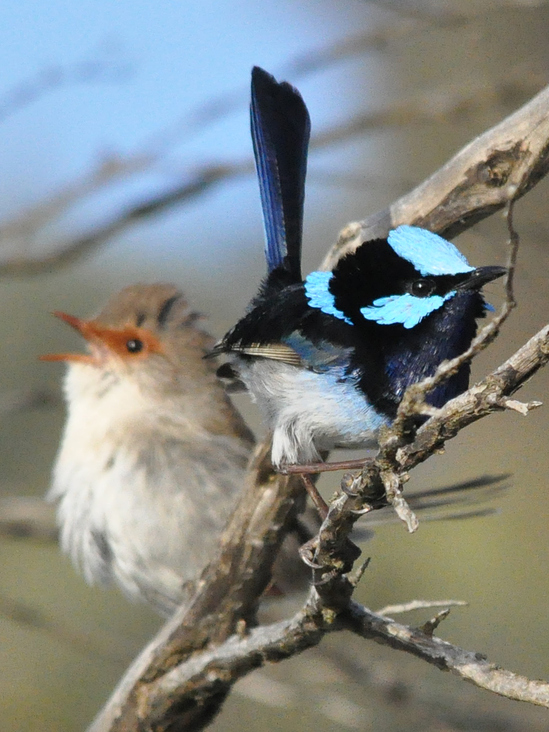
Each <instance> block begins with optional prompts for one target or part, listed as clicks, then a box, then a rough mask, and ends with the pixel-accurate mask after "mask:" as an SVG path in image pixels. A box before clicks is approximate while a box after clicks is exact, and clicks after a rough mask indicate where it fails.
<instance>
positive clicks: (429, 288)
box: [410, 279, 435, 297]
mask: <svg viewBox="0 0 549 732" xmlns="http://www.w3.org/2000/svg"><path fill="white" fill-rule="evenodd" d="M434 290H435V283H434V282H433V280H429V279H425V280H414V281H413V282H412V283H411V285H410V294H411V295H414V297H429V295H432V294H433V292H434Z"/></svg>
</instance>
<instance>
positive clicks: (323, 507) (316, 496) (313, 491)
mask: <svg viewBox="0 0 549 732" xmlns="http://www.w3.org/2000/svg"><path fill="white" fill-rule="evenodd" d="M293 467H296V468H297V467H299V466H297V465H296V466H293ZM295 472H299V471H295ZM301 480H302V481H303V485H304V486H305V490H306V491H307V493H308V494H309V496H310V497H311V501H312V502H313V503H314V504H315V506H316V509H317V511H318V513H319V514H320V518H321V519H322V520H323V521H324V519H325V518H326V516H327V515H328V504H327V503H326V501H325V500H324V498H322V496H321V495H320V493H319V492H318V488H317V487H316V485H315V484H314V483H313V481H312V480H311V479H310V477H309V475H308V474H307V473H302V475H301Z"/></svg>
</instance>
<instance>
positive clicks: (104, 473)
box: [43, 284, 253, 615]
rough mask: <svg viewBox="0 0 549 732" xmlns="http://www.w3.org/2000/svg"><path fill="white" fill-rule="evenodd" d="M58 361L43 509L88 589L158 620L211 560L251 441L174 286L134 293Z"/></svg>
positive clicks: (83, 327) (206, 339) (204, 337)
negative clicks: (60, 395) (57, 418)
mask: <svg viewBox="0 0 549 732" xmlns="http://www.w3.org/2000/svg"><path fill="white" fill-rule="evenodd" d="M56 315H57V316H58V317H60V318H61V319H62V320H64V321H65V322H67V323H68V324H69V325H71V326H73V327H74V328H75V329H76V330H77V331H78V332H79V333H80V334H81V335H82V336H83V337H84V338H85V339H86V341H87V345H88V351H89V352H88V353H87V354H59V355H51V356H45V357H43V358H44V359H45V360H58V361H65V362H66V363H67V365H68V371H67V375H66V378H65V397H66V401H67V406H68V416H67V423H66V425H65V430H64V435H63V439H62V443H61V447H60V450H59V454H58V456H57V462H56V465H55V468H54V474H53V485H52V488H51V490H50V492H49V494H48V498H49V499H51V500H53V501H56V502H57V506H58V521H59V524H60V529H61V543H62V547H63V549H64V551H65V552H67V554H69V555H70V556H71V558H72V560H73V562H74V564H75V565H77V566H78V567H79V568H80V569H81V570H82V572H83V573H84V576H85V578H86V580H87V581H88V582H90V583H106V582H109V581H114V582H116V583H117V584H118V585H119V586H120V587H121V589H122V590H123V591H124V592H125V593H126V594H127V595H129V596H130V597H133V598H140V599H144V600H146V601H147V602H149V603H150V604H151V605H153V607H155V608H156V609H157V610H158V611H159V612H161V613H162V614H164V615H168V614H170V613H172V612H173V611H174V610H175V608H176V607H177V606H178V605H180V604H181V603H182V602H183V601H184V600H185V597H186V594H187V593H186V590H187V591H188V588H189V583H191V581H192V580H193V579H194V578H196V576H197V575H198V574H199V572H200V571H201V570H202V568H203V567H204V566H205V565H206V564H207V562H208V561H209V560H210V559H211V558H212V555H213V552H214V550H215V547H216V544H217V540H218V538H219V535H220V533H221V531H222V529H223V527H224V525H225V523H226V521H227V518H228V516H229V513H230V511H231V509H232V507H233V505H234V502H235V498H236V495H237V493H238V491H239V490H240V488H241V486H242V482H243V479H244V474H245V469H246V465H247V462H248V458H249V455H250V450H251V448H252V446H253V437H252V435H251V433H250V431H249V430H248V428H247V427H246V425H245V423H244V421H243V420H242V418H241V417H240V415H239V414H238V413H237V412H236V410H235V409H234V407H233V406H232V404H231V402H230V401H229V399H228V397H227V396H226V394H225V392H224V390H223V388H222V386H221V385H220V383H219V381H218V380H217V378H216V375H215V369H214V368H213V366H212V365H211V362H210V361H207V360H204V359H203V356H204V354H205V353H207V352H208V351H209V350H211V347H212V345H213V339H212V338H211V337H210V336H209V335H208V334H207V333H206V332H204V331H203V330H202V329H201V328H200V327H199V325H198V321H199V316H198V314H197V313H195V312H193V311H192V310H190V309H189V306H188V304H187V302H186V300H185V298H184V297H183V295H182V294H181V292H179V291H178V290H177V288H176V287H175V286H173V285H164V284H157V285H134V286H131V287H126V288H125V289H123V290H122V291H121V292H120V293H118V294H117V295H116V296H114V297H113V298H112V299H111V300H110V301H109V302H108V304H107V305H106V307H105V308H104V309H103V310H102V311H101V313H100V314H99V315H98V316H97V317H96V318H93V319H91V320H81V319H79V318H75V317H72V316H69V315H65V314H64V313H56Z"/></svg>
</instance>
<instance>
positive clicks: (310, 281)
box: [305, 272, 353, 325]
mask: <svg viewBox="0 0 549 732" xmlns="http://www.w3.org/2000/svg"><path fill="white" fill-rule="evenodd" d="M332 277H333V274H332V272H311V274H309V275H307V277H306V278H305V295H306V297H307V300H308V301H309V305H310V306H311V307H312V308H318V309H319V310H322V312H323V313H326V314H327V315H333V316H334V317H336V318H339V319H340V320H344V321H345V322H346V323H348V324H349V325H352V324H353V323H352V321H351V320H349V318H348V317H347V316H346V315H345V314H344V313H342V312H341V310H338V309H337V308H336V306H335V298H334V296H333V295H332V293H331V292H330V290H329V284H330V280H331V279H332Z"/></svg>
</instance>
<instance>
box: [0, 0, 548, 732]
mask: <svg viewBox="0 0 549 732" xmlns="http://www.w3.org/2000/svg"><path fill="white" fill-rule="evenodd" d="M548 27H549V5H548V3H546V2H534V1H530V2H528V1H522V2H521V1H520V0H516V1H513V0H508V1H507V2H504V1H501V2H492V3H485V2H482V0H479V2H474V1H473V0H471V1H469V2H467V3H460V2H455V3H451V2H434V1H433V2H427V1H425V2H421V1H420V0H419V1H418V2H412V1H410V2H404V1H402V2H399V0H392V1H391V0H389V1H388V2H383V1H380V2H366V1H359V0H297V2H296V0H293V1H291V2H290V1H289V0H276V2H274V0H263V1H262V2H261V3H257V2H252V0H225V1H222V0H202V2H200V3H193V2H188V1H187V2H186V1H185V0H182V1H181V2H178V3H174V2H168V1H167V0H157V2H155V3H151V2H145V1H144V0H132V1H131V2H130V0H117V2H108V1H107V0H93V1H92V0H81V1H80V2H78V3H71V2H67V1H66V0H65V1H63V0H50V2H45V1H44V0H17V2H15V1H14V0H5V1H4V2H3V3H2V7H1V8H0V159H1V161H2V172H1V174H0V277H1V279H0V307H1V312H2V313H3V317H2V319H1V321H0V339H1V342H2V344H3V347H2V349H1V350H0V374H1V385H0V415H1V417H2V421H1V423H0V465H1V472H0V491H1V494H2V497H3V498H4V499H9V498H10V497H12V496H35V497H39V496H42V495H43V494H44V493H45V491H46V490H47V488H48V484H49V475H50V470H51V466H52V463H53V460H54V456H55V452H56V449H57V445H58V442H59V437H60V430H61V428H62V424H63V420H64V410H63V406H62V404H61V398H60V383H61V378H62V366H61V365H59V364H44V363H39V362H38V360H37V358H38V356H39V355H40V354H41V353H48V352H60V351H64V350H65V349H67V348H72V349H74V348H76V347H79V344H78V341H77V339H76V336H75V335H74V334H73V333H71V332H69V329H68V328H66V327H65V326H63V325H62V324H61V323H60V322H59V321H56V320H55V319H54V318H52V317H51V315H50V312H51V311H52V310H64V311H66V312H69V313H71V314H74V315H78V316H86V315H90V314H92V313H94V312H95V311H97V310H99V309H100V308H101V307H102V305H103V304H104V302H105V300H106V299H107V297H108V296H109V295H110V294H112V293H113V292H115V291H117V290H118V289H120V288H121V287H123V286H124V285H127V284H131V283H134V282H137V281H144V282H155V281H171V282H176V283H177V284H178V285H180V286H181V287H182V288H183V290H184V291H185V292H186V294H187V295H188V297H189V299H190V301H191V302H192V303H193V304H194V306H195V307H196V308H198V309H200V310H201V311H202V312H204V313H206V314H208V315H209V324H210V328H211V330H212V332H213V333H214V334H216V335H221V334H222V333H224V332H225V330H226V329H227V328H228V327H230V326H231V325H233V324H234V322H235V321H236V319H237V318H238V317H239V316H240V315H241V314H242V312H243V308H244V307H245V305H246V303H247V302H248V300H249V298H250V297H251V296H252V295H253V294H255V291H256V287H257V284H258V281H259V279H260V278H261V276H262V275H263V272H264V260H263V251H262V247H263V233H262V223H261V216H260V206H259V195H258V190H257V184H256V181H255V179H254V175H253V168H252V164H251V143H250V136H249V130H248V113H247V103H248V95H249V92H248V88H249V74H250V69H251V67H252V65H254V64H258V65H261V66H263V67H264V68H266V69H267V70H269V71H271V72H272V73H274V74H275V75H276V76H277V77H278V78H286V79H288V80H289V81H291V82H292V83H294V84H296V85H297V86H298V87H299V89H300V90H301V92H302V94H303V96H304V98H305V100H306V102H307V105H308V106H309V109H310V113H311V118H312V124H313V148H312V151H311V156H310V167H309V170H310V172H309V177H308V185H307V201H306V220H305V243H304V270H305V271H309V270H310V269H313V268H315V266H316V265H317V264H318V263H319V261H320V260H321V258H322V257H323V255H324V253H325V252H326V250H327V249H328V247H330V246H331V245H332V244H333V243H334V241H335V240H336V237H337V234H338V232H339V230H340V229H341V228H342V227H343V226H344V225H345V224H346V223H348V222H349V221H354V220H359V219H361V218H364V217H365V216H367V215H369V214H371V213H374V212H375V211H377V210H379V209H381V208H383V207H385V206H387V205H388V204H389V203H390V202H391V201H393V200H394V199H395V198H397V197H398V196H400V195H402V194H403V193H405V192H406V191H407V190H409V189H410V188H411V187H413V186H414V185H416V184H417V183H419V182H420V181H421V180H422V179H423V178H424V177H426V176H427V175H428V174H430V173H431V172H432V171H434V170H435V169H436V168H437V167H439V166H440V165H441V164H443V163H444V162H445V161H446V160H447V159H448V158H449V157H450V156H451V155H452V154H453V153H455V152H456V151H457V150H458V149H459V148H460V147H461V146H463V145H464V144H465V143H466V142H468V141H469V140H470V139H471V138H473V137H474V136H475V135H477V134H479V133H481V132H483V131H484V130H485V129H487V128H488V127H490V126H491V125H493V124H496V123H497V122H499V121H500V120H501V119H502V118H503V117H504V116H506V115H507V114H509V113H510V112H511V111H513V110H514V109H515V108H517V107H518V106H520V105H521V104H522V103H524V102H525V101H526V100H527V99H528V98H530V97H531V96H532V95H533V94H534V93H536V92H537V91H538V90H539V89H541V88H542V87H543V86H545V85H546V84H547V83H549V51H548V48H549V46H548V44H547V29H548ZM315 136H316V137H317V138H318V143H317V144H315V142H314V140H315ZM548 192H549V182H548V181H542V182H541V183H540V184H539V185H538V186H537V187H536V188H535V189H534V190H533V191H532V192H531V193H530V194H529V195H528V196H527V197H526V198H525V199H522V200H521V201H520V202H519V204H518V205H517V207H516V211H515V225H516V227H517V229H518V231H519V233H520V235H521V240H522V246H521V252H520V261H519V266H518V274H517V285H516V289H517V299H518V302H519V307H518V308H517V310H516V311H515V313H514V314H513V316H512V318H511V321H510V322H509V323H508V325H506V327H505V330H504V333H503V335H502V337H501V338H500V339H499V340H498V341H497V343H496V344H495V346H494V347H492V348H491V349H490V351H489V352H488V353H486V354H484V355H483V356H482V358H480V359H478V360H477V361H476V362H475V366H474V371H475V374H476V375H477V376H481V375H482V374H484V373H485V371H486V370H487V369H489V368H491V367H494V366H496V365H498V364H499V363H500V362H501V361H502V360H503V359H505V358H506V357H507V356H508V355H510V354H511V353H512V352H513V351H514V350H515V349H516V348H517V347H518V346H519V345H520V344H521V343H522V342H524V341H525V340H526V339H527V337H529V336H530V335H532V334H533V333H534V332H535V331H536V330H538V329H539V328H540V327H542V326H543V325H544V324H545V323H546V321H547V314H548V312H549V308H548V304H549V288H548V285H547V273H548V269H549V268H548V264H549V249H548V247H547V236H548V231H549V228H548V227H549V214H548V207H547V196H548ZM506 239H507V232H506V226H505V222H504V220H503V218H502V216H501V215H497V216H494V217H492V218H491V219H489V220H487V221H485V222H483V223H481V224H479V225H478V226H476V227H475V228H474V230H472V231H469V232H467V233H465V234H463V235H462V236H461V237H460V238H459V241H458V245H459V247H460V249H462V251H463V252H464V253H465V254H466V255H467V256H468V257H469V259H470V261H471V262H472V263H473V264H474V265H476V266H479V265H485V264H501V263H504V261H505V257H506ZM487 289H488V297H489V299H491V301H492V302H493V303H494V304H496V305H497V304H498V303H499V302H501V287H500V285H498V284H493V285H490V286H489V287H488V288H487ZM548 385H549V372H546V373H541V374H540V375H538V376H537V377H536V378H535V379H534V380H533V381H532V382H531V383H529V384H528V385H527V386H526V388H525V389H524V390H523V391H522V392H521V398H523V399H541V400H544V399H545V398H546V394H547V391H548V389H547V387H548ZM239 405H242V406H243V408H244V409H245V410H246V415H247V416H248V418H249V419H250V420H251V423H252V424H253V425H254V426H255V428H256V429H257V431H258V433H261V424H260V422H259V420H258V418H257V415H256V414H255V412H254V411H253V410H252V408H251V407H250V406H249V404H248V403H247V402H246V400H242V399H241V400H240V401H239ZM548 428H549V409H548V408H547V407H544V408H542V409H539V410H537V411H535V412H533V413H532V414H531V415H530V416H529V417H528V418H524V417H521V416H519V415H518V414H514V413H507V414H500V415H496V416H493V417H492V418H490V419H487V420H484V421H482V422H481V423H477V424H476V425H474V426H473V427H471V428H469V429H468V430H467V431H465V432H463V433H462V434H461V435H460V436H459V437H458V438H457V439H456V440H454V441H453V442H452V443H451V444H450V445H448V449H447V452H446V454H445V455H444V456H440V457H436V458H435V459H433V460H431V461H430V462H429V464H428V465H424V466H422V467H421V468H420V469H418V470H416V471H415V472H414V473H413V475H412V481H411V484H410V486H411V488H415V489H422V488H425V487H429V486H433V487H435V486H441V485H444V484H445V483H450V482H454V481H459V480H465V479H469V478H474V477H476V476H478V475H480V474H486V473H488V474H495V473H506V472H510V473H512V478H511V479H510V480H509V481H508V483H509V484H510V488H509V490H508V491H507V492H506V493H505V494H503V495H501V496H499V497H498V498H497V501H496V504H497V506H498V507H499V509H500V512H499V514H498V515H496V516H490V517H486V518H476V519H471V520H469V521H466V522H456V521H454V522H423V523H422V524H421V526H420V529H419V531H418V532H417V533H416V534H415V535H413V536H410V535H408V534H407V533H406V530H405V528H404V527H403V526H401V525H396V524H395V525H391V526H387V527H383V528H380V529H379V531H377V532H376V535H375V538H374V539H373V540H372V541H371V542H370V543H369V544H368V545H367V547H365V552H366V553H367V555H370V556H371V557H372V562H371V564H370V567H369V569H368V571H367V573H366V575H365V577H364V579H363V580H362V583H361V587H360V591H359V599H360V600H361V601H362V602H364V603H365V604H366V605H368V606H369V607H371V608H372V609H376V608H380V607H382V606H384V605H386V604H388V603H395V602H403V601H407V600H411V599H416V598H422V599H441V598H454V599H461V600H467V601H468V602H469V606H468V607H467V608H458V609H455V610H454V611H452V614H451V615H450V618H449V619H448V620H446V621H445V622H444V624H443V625H442V626H441V628H440V633H439V634H440V635H441V636H442V637H444V638H445V639H447V640H449V641H451V642H453V643H456V644H458V645H461V646H463V647H465V648H467V649H470V650H475V651H479V652H482V653H485V654H487V656H488V657H489V659H490V660H491V661H493V662H495V663H498V664H499V665H501V666H503V667H506V668H509V669H511V670H513V671H516V672H518V673H521V674H524V675H526V676H529V677H533V678H545V679H547V678H548V677H549V633H548V632H547V627H546V624H547V612H546V608H547V598H548V596H549V582H548V578H547V563H548V559H549V532H548V531H547V528H546V527H547V515H548V513H549V494H548V491H547V479H546V476H547V473H548V469H549V450H548V449H547V432H548ZM324 485H325V486H326V489H327V490H329V491H330V490H333V488H334V487H335V486H336V485H337V479H333V482H328V483H325V484H324ZM0 551H1V554H2V560H1V566H2V571H1V573H0V667H1V668H2V669H3V673H2V678H1V680H0V709H1V713H0V730H1V732H15V731H16V730H25V731H26V732H34V731H36V732H38V731H39V730H40V732H43V731H44V730H54V731H56V732H57V731H59V732H73V731H76V730H82V729H84V728H85V726H86V725H87V724H89V722H90V721H91V720H92V718H93V716H94V714H95V713H96V712H97V710H98V709H99V708H100V706H101V705H102V703H103V702H104V701H105V700H106V698H107V696H108V694H109V692H110V690H111V689H112V687H113V685H114V684H115V682H116V681H117V679H118V678H119V677H120V675H121V674H122V672H123V671H124V669H125V667H126V666H127V665H128V663H129V661H130V660H131V659H132V657H133V656H134V655H135V654H136V652H137V651H138V650H139V649H140V648H141V647H142V645H143V644H144V643H145V641H146V640H147V639H148V638H150V636H151V635H152V633H153V632H154V631H155V630H156V629H157V628H158V626H159V620H158V619H157V618H156V617H155V616H154V615H153V613H152V612H151V611H149V610H148V609H147V608H145V607H140V606H136V605H132V604H130V603H128V602H127V601H126V599H125V598H124V597H122V596H121V595H120V594H119V593H118V592H117V591H116V590H102V589H97V588H89V587H87V586H86V585H85V583H84V581H83V580H82V579H81V578H80V577H78V576H77V575H76V573H75V572H74V570H73V569H72V567H71V566H70V564H69V562H68V560H67V559H66V558H64V557H61V556H60V554H59V551H58V549H57V546H56V545H55V544H54V543H53V542H48V541H40V540H36V539H34V540H30V539H29V538H25V537H14V536H11V537H10V536H5V537H3V538H2V539H0ZM432 614H433V613H432V612H431V611H423V612H421V613H416V614H415V615H414V616H412V617H410V616H403V620H404V622H417V623H418V624H420V623H421V622H424V621H425V620H426V619H427V618H428V617H429V616H430V615H432ZM325 646H326V648H329V649H330V652H331V656H330V658H327V656H326V654H323V653H320V652H318V651H312V652H309V653H306V654H304V655H303V656H301V657H299V658H296V659H293V660H291V661H289V662H286V663H284V664H280V665H279V666H277V667H273V668H272V669H271V670H270V671H269V675H265V674H264V673H263V674H259V675H258V674H254V675H252V676H251V677H249V678H248V679H246V680H245V681H244V682H242V683H241V684H239V686H238V689H237V691H238V693H237V694H233V695H232V696H231V698H230V699H229V701H228V702H227V704H226V706H225V708H224V710H223V712H222V715H221V716H220V717H219V718H218V719H217V721H216V722H215V723H214V725H213V727H212V728H213V729H215V730H224V731H226V730H233V729H234V730H237V729H242V728H244V727H246V728H247V729H249V730H262V729H267V728H269V729H276V730H295V729H300V730H302V731H303V730H305V731H306V730H318V731H320V732H322V731H323V730H336V729H337V730H341V729H357V730H376V731H377V732H379V731H385V730H387V731H389V730H397V729H398V730H403V729H404V730H418V732H419V731H420V730H436V731H437V732H442V731H446V732H447V731H449V730H483V731H486V730H504V729H505V730H514V729H516V730H546V729H547V712H546V710H541V709H535V708H533V707H528V706H526V705H521V704H519V703H518V702H511V701H509V700H506V699H502V698H498V697H495V696H493V695H490V694H488V693H487V692H481V691H479V690H478V689H474V688H472V687H469V686H467V685H465V684H464V683H463V682H462V681H460V680H459V679H456V678H454V677H452V676H450V675H447V674H441V673H440V671H438V670H435V669H433V668H430V667H427V666H426V664H424V663H422V662H420V661H418V660H416V659H414V658H408V657H404V655H403V654H397V653H396V652H394V651H391V650H389V649H385V648H379V647H377V646H376V645H375V644H374V643H367V642H359V641H357V640H356V639H354V638H351V637H345V636H344V635H342V634H340V635H339V637H332V638H329V639H328V641H327V643H326V644H325Z"/></svg>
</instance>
